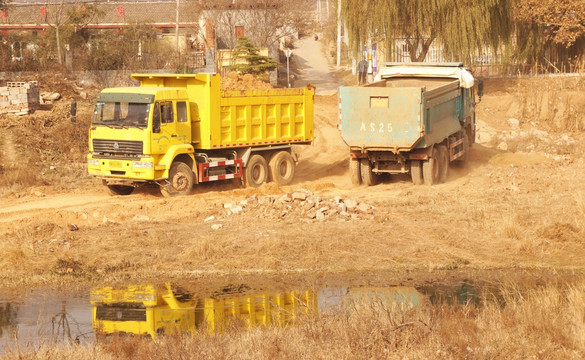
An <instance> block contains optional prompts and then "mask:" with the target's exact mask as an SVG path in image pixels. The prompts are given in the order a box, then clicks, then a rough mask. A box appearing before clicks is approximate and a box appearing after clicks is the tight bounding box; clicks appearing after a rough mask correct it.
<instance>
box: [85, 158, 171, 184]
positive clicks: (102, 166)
mask: <svg viewBox="0 0 585 360" xmlns="http://www.w3.org/2000/svg"><path fill="white" fill-rule="evenodd" d="M156 168H157V166H156V165H155V163H154V159H153V158H152V157H146V158H141V159H136V160H128V159H103V158H102V159H95V158H93V156H92V155H91V154H89V155H88V156H87V171H88V173H89V174H90V175H93V176H96V177H100V178H118V179H131V180H139V181H154V180H155V179H157V178H160V176H162V173H163V172H164V169H163V170H162V171H161V170H159V169H156ZM157 173H158V174H157Z"/></svg>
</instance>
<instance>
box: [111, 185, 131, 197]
mask: <svg viewBox="0 0 585 360" xmlns="http://www.w3.org/2000/svg"><path fill="white" fill-rule="evenodd" d="M107 186H108V190H110V193H111V194H112V195H130V194H132V192H133V191H134V186H125V185H107Z"/></svg>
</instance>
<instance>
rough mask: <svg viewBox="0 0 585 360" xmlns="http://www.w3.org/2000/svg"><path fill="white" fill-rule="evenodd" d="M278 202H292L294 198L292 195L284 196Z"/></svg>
mask: <svg viewBox="0 0 585 360" xmlns="http://www.w3.org/2000/svg"><path fill="white" fill-rule="evenodd" d="M278 200H279V201H282V202H289V201H292V197H291V196H290V194H284V195H282V196H281V197H280V198H279V199H278Z"/></svg>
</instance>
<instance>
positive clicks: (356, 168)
mask: <svg viewBox="0 0 585 360" xmlns="http://www.w3.org/2000/svg"><path fill="white" fill-rule="evenodd" d="M360 171H361V170H360V159H356V158H349V176H350V177H351V183H352V184H354V185H360V184H361V183H362V174H361V173H360Z"/></svg>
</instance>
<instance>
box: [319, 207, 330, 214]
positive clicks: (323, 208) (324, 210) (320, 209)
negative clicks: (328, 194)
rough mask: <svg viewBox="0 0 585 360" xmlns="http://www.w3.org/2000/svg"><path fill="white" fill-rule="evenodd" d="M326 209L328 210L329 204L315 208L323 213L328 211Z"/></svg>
mask: <svg viewBox="0 0 585 360" xmlns="http://www.w3.org/2000/svg"><path fill="white" fill-rule="evenodd" d="M328 210H329V206H322V207H320V208H319V209H318V210H317V212H318V213H324V212H326V211H328Z"/></svg>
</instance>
